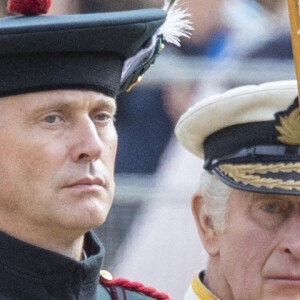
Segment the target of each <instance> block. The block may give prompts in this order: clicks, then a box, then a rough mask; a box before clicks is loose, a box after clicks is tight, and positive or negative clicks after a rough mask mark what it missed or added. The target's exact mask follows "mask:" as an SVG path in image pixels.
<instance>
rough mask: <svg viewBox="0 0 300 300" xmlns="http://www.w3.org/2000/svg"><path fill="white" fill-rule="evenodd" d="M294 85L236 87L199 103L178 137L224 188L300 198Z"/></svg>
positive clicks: (299, 127) (299, 121)
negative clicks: (223, 184)
mask: <svg viewBox="0 0 300 300" xmlns="http://www.w3.org/2000/svg"><path fill="white" fill-rule="evenodd" d="M297 94H298V91H297V83H296V81H280V82H271V83H266V84H262V85H257V86H244V87H240V88H235V89H232V90H230V91H227V92H225V93H224V94H220V95H216V96H213V97H210V98H207V99H204V100H202V101H200V102H198V103H197V104H196V105H194V106H193V107H191V108H190V109H189V110H188V111H187V112H186V113H185V114H184V115H183V116H182V117H181V119H180V120H179V122H178V123H177V126H176V130H175V132H176V135H177V138H178V139H179V141H180V142H181V143H182V144H183V145H184V146H185V147H186V148H187V149H188V150H190V151H191V152H193V153H194V154H196V155H197V156H199V157H201V158H203V159H204V168H205V169H206V170H208V171H209V172H211V173H213V174H215V175H216V176H217V177H218V178H219V179H220V180H222V181H223V182H224V183H226V184H227V185H229V186H231V187H233V188H236V189H241V190H247V191H256V192H264V193H281V194H297V195H299V194H300V110H299V104H298V97H297Z"/></svg>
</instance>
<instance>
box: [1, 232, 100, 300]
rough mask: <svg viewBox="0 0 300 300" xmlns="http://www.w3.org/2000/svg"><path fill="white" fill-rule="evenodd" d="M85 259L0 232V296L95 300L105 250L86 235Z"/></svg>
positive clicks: (91, 236)
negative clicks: (78, 258) (63, 253)
mask: <svg viewBox="0 0 300 300" xmlns="http://www.w3.org/2000/svg"><path fill="white" fill-rule="evenodd" d="M85 251H86V253H87V256H88V259H86V260H82V261H75V260H74V259H71V258H69V257H66V256H63V255H60V254H58V253H55V252H52V251H48V250H45V249H42V248H39V247H35V246H33V245H30V244H28V243H25V242H23V241H20V240H18V239H15V238H13V237H12V236H9V235H7V234H5V233H3V232H0V295H3V296H6V297H8V298H11V299H22V300H23V299H32V300H33V299H45V300H47V299H65V300H67V299H95V298H96V291H97V286H98V280H99V271H100V268H101V265H102V260H103V256H104V248H103V246H102V244H101V243H100V241H99V240H98V239H97V237H96V235H95V234H94V233H92V232H89V233H87V234H86V235H85Z"/></svg>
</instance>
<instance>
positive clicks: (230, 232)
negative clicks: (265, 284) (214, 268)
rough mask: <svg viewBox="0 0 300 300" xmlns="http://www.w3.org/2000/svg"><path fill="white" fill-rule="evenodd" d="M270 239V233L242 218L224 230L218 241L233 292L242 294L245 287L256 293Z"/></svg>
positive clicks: (259, 287) (224, 268)
mask: <svg viewBox="0 0 300 300" xmlns="http://www.w3.org/2000/svg"><path fill="white" fill-rule="evenodd" d="M242 224H243V225H242ZM271 241H272V237H271V235H270V233H269V232H266V231H264V230H262V229H260V228H259V227H258V226H256V225H254V224H252V223H251V222H245V219H244V220H243V222H242V220H241V221H240V222H237V223H236V224H235V226H234V227H231V228H228V229H227V230H226V234H224V237H223V238H222V241H221V244H220V260H221V264H222V268H223V270H224V273H225V274H226V275H225V276H226V279H227V281H228V283H229V285H230V286H231V288H232V290H233V292H234V294H237V295H241V294H243V293H245V291H247V290H248V292H249V293H251V294H256V293H259V291H260V289H261V285H262V269H263V266H264V264H265V262H266V260H267V259H268V257H269V255H270V248H269V247H270V243H271ZM237 299H240V298H239V297H238V298H237ZM241 299H242V298H241Z"/></svg>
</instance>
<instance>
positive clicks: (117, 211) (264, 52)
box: [0, 0, 295, 299]
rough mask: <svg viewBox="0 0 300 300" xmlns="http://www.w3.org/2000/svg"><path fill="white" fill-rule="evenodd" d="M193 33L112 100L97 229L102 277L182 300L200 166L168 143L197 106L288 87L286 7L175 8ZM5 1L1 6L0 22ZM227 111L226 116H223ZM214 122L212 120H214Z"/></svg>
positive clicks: (143, 2)
mask: <svg viewBox="0 0 300 300" xmlns="http://www.w3.org/2000/svg"><path fill="white" fill-rule="evenodd" d="M52 2H53V4H52V8H51V11H50V12H49V14H69V13H78V12H80V13H91V12H96V11H116V10H118V11H119V10H129V9H140V8H146V7H147V8H148V7H162V5H163V0H122V1H117V0H115V1H113V0H64V1H61V0H52ZM182 6H183V7H184V8H186V9H188V11H189V13H190V14H191V20H192V22H193V26H194V31H193V32H192V37H191V38H190V39H186V38H184V39H182V42H181V47H180V48H176V47H172V46H170V45H167V46H166V48H165V50H164V51H163V53H162V54H161V56H160V57H159V58H158V60H157V61H156V63H155V65H153V66H152V67H151V68H150V70H149V71H148V72H147V74H146V75H145V76H144V78H143V81H142V83H140V84H139V85H138V86H136V87H135V88H134V89H133V90H132V91H131V92H130V93H126V94H124V95H122V96H120V97H118V112H117V116H116V127H117V130H118V134H119V149H118V155H117V161H116V186H117V189H116V195H115V200H114V204H113V207H112V210H111V212H110V214H109V216H108V219H107V222H106V223H105V224H104V225H103V226H101V228H97V229H96V232H97V234H98V235H99V236H100V238H101V240H102V242H103V244H104V246H105V248H106V253H107V254H106V258H105V263H104V268H105V269H108V270H109V271H111V272H112V273H113V274H114V276H115V277H127V278H128V279H130V280H137V281H142V282H143V283H144V284H145V285H152V286H154V287H156V288H157V289H158V290H161V291H165V292H167V293H168V294H169V295H170V296H171V297H172V298H174V299H182V298H183V296H184V292H185V290H186V289H187V287H188V285H189V282H190V281H191V279H192V276H193V275H194V273H196V272H198V271H199V270H201V269H202V268H204V267H205V263H206V255H205V253H204V250H203V248H202V246H201V243H200V241H199V238H198V234H197V231H196V227H195V226H194V221H193V217H192V214H191V212H190V199H191V197H192V195H193V192H194V191H195V190H196V189H197V186H198V184H199V176H200V172H201V168H202V162H201V161H200V159H198V158H197V157H195V156H194V155H192V154H190V153H188V152H187V151H186V150H184V149H183V148H182V147H181V146H180V145H179V144H178V143H177V142H176V139H175V137H174V133H173V131H174V126H175V124H176V122H177V120H178V118H179V116H180V115H181V114H182V113H183V112H184V111H185V110H186V109H187V108H188V107H189V106H191V105H192V104H194V103H196V102H197V101H201V99H203V98H204V97H207V96H209V95H212V94H215V93H219V92H222V91H224V90H226V89H229V88H232V87H235V86H239V85H247V84H258V83H262V82H266V81H276V80H289V79H295V72H294V64H293V60H292V48H291V40H290V33H289V19H288V11H287V1H286V0H256V1H255V0H183V1H182ZM5 15H7V13H6V1H5V0H0V16H1V17H3V16H5ZM224 109H226V108H224ZM213 117H214V116H211V118H212V119H213Z"/></svg>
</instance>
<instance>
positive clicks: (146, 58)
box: [0, 1, 188, 97]
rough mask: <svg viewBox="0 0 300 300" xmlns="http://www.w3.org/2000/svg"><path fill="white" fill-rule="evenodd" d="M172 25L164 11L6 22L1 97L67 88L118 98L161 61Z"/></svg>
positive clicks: (2, 25)
mask: <svg viewBox="0 0 300 300" xmlns="http://www.w3.org/2000/svg"><path fill="white" fill-rule="evenodd" d="M24 2H25V1H24ZM176 2H177V1H176ZM175 7H176V9H177V10H178V6H177V3H175ZM166 19H167V11H166V10H164V9H142V10H132V11H122V12H106V13H94V14H77V15H61V16H48V15H42V16H22V15H18V16H11V17H5V18H2V19H0V66H1V68H0V97H3V96H8V95H14V94H22V93H27V92H35V91H42V90H49V89H65V88H70V89H75V88H76V89H91V90H96V91H99V92H103V93H105V94H107V95H109V96H112V97H115V96H116V95H117V94H119V93H120V92H122V91H124V90H127V89H128V88H129V87H130V86H131V85H132V84H134V83H135V82H136V81H137V80H138V79H139V76H140V75H141V74H143V73H144V72H145V71H146V70H147V68H148V67H149V66H150V64H151V63H153V62H154V60H155V58H156V57H157V56H158V54H159V52H160V50H161V48H162V45H161V43H162V42H163V40H164V36H163V34H164V33H163V31H162V30H161V28H162V25H163V24H164V23H165V21H166ZM187 24H188V23H187Z"/></svg>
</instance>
